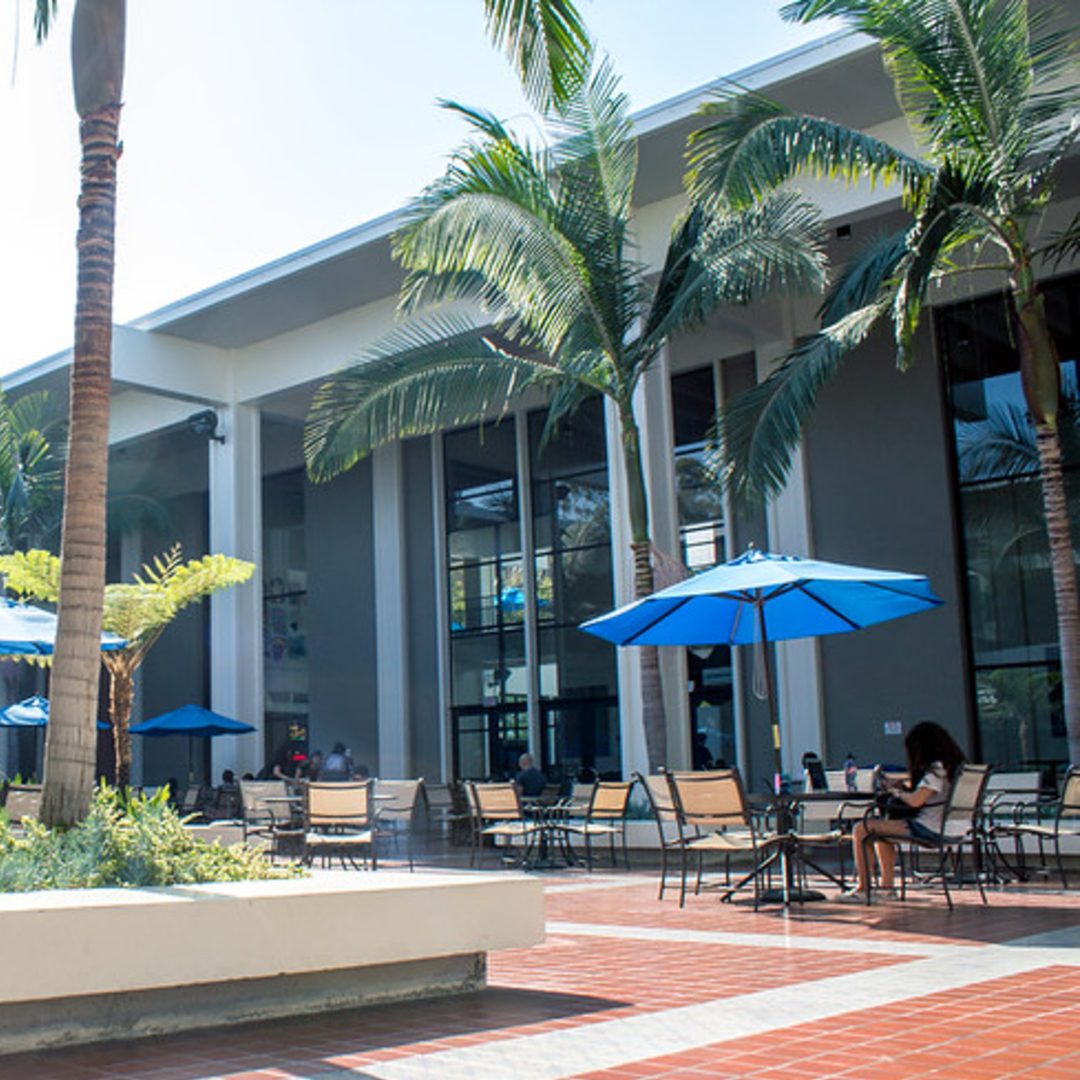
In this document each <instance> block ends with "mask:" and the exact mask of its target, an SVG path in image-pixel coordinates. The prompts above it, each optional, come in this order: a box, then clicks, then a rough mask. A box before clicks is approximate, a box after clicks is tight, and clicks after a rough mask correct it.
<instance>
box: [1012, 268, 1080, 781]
mask: <svg viewBox="0 0 1080 1080" xmlns="http://www.w3.org/2000/svg"><path fill="white" fill-rule="evenodd" d="M1013 302H1014V304H1015V317H1016V325H1017V337H1018V343H1019V347H1020V375H1021V381H1022V383H1023V387H1024V396H1025V399H1026V401H1027V405H1028V409H1029V410H1030V412H1031V415H1032V418H1033V420H1034V423H1035V444H1036V447H1037V449H1038V452H1039V480H1040V483H1041V486H1042V498H1043V513H1044V514H1045V516H1046V532H1047V538H1048V540H1049V544H1050V574H1051V578H1052V580H1053V584H1054V605H1055V607H1056V609H1057V630H1058V655H1059V657H1060V663H1061V685H1062V691H1063V694H1062V697H1063V704H1062V707H1063V710H1064V713H1065V732H1066V736H1067V738H1068V746H1069V760H1070V761H1071V762H1072V763H1073V764H1076V763H1080V593H1078V591H1077V577H1076V555H1075V552H1074V549H1073V541H1072V528H1071V525H1070V522H1069V504H1068V499H1067V498H1066V493H1065V476H1064V472H1063V470H1062V467H1061V441H1060V439H1059V438H1058V426H1057V414H1058V404H1059V396H1060V385H1061V384H1060V369H1059V364H1058V354H1057V348H1056V346H1055V344H1054V340H1053V338H1052V336H1051V334H1050V327H1049V323H1048V322H1047V319H1046V307H1045V304H1044V301H1043V297H1042V294H1041V293H1040V291H1039V289H1038V287H1037V286H1036V284H1035V281H1034V276H1033V274H1032V273H1031V268H1030V263H1028V262H1027V261H1022V262H1021V263H1020V264H1019V265H1018V267H1017V268H1016V270H1015V272H1014V277H1013Z"/></svg>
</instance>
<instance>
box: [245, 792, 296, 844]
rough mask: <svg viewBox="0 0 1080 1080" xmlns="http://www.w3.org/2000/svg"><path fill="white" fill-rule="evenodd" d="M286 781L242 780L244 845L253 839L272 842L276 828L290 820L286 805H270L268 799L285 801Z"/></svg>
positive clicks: (286, 794)
mask: <svg viewBox="0 0 1080 1080" xmlns="http://www.w3.org/2000/svg"><path fill="white" fill-rule="evenodd" d="M287 796H288V792H287V791H286V789H285V781H284V780H241V781H240V820H241V824H242V826H243V831H244V843H245V844H246V843H247V842H248V841H249V840H250V839H251V838H252V837H256V838H259V839H263V840H267V841H270V842H272V839H273V835H274V826H275V825H276V824H277V823H278V821H279V819H280V820H281V821H282V822H284V821H287V820H288V818H289V814H288V813H287V804H286V803H268V802H267V801H266V800H267V799H285V798H287Z"/></svg>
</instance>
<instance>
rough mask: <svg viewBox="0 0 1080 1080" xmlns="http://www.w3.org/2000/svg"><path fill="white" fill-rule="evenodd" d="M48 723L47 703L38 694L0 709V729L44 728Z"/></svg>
mask: <svg viewBox="0 0 1080 1080" xmlns="http://www.w3.org/2000/svg"><path fill="white" fill-rule="evenodd" d="M48 721H49V703H48V701H47V700H46V699H45V698H43V697H41V695H40V694H35V695H34V696H33V697H28V698H26V699H25V700H23V701H16V702H15V704H14V705H9V706H8V707H7V708H6V709H0V727H9V728H24V727H44V726H45V725H46V724H47V723H48Z"/></svg>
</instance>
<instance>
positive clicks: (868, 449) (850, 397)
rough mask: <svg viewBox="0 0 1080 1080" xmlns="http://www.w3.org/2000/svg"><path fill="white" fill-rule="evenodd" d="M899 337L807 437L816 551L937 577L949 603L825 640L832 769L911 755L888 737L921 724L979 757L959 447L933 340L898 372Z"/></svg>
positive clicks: (871, 350)
mask: <svg viewBox="0 0 1080 1080" xmlns="http://www.w3.org/2000/svg"><path fill="white" fill-rule="evenodd" d="M894 355H895V354H894V350H893V347H892V341H891V338H890V337H889V336H888V335H886V334H884V333H882V334H877V335H875V337H874V338H873V339H872V340H871V341H870V342H868V343H867V345H866V346H865V347H864V348H862V349H861V350H859V352H858V353H857V354H855V355H854V356H853V357H852V358H851V359H850V360H849V361H848V363H847V365H846V366H845V369H844V371H843V373H842V374H841V376H840V377H839V379H838V380H837V382H836V383H835V384H834V385H833V386H831V387H830V388H829V389H828V390H826V391H825V393H824V394H823V395H822V397H821V400H820V402H819V405H818V408H817V411H816V412H815V414H814V418H813V420H812V422H811V424H810V427H809V429H808V432H807V440H806V447H807V474H808V480H809V486H810V509H811V516H812V535H813V546H814V547H813V550H814V554H815V555H816V556H817V557H819V558H822V559H828V560H831V561H835V562H847V563H855V564H858V565H866V566H876V567H882V568H886V569H893V570H908V571H912V572H915V573H923V574H927V575H929V577H930V581H931V584H932V586H933V588H934V590H935V592H937V594H938V595H939V596H940V597H941V598H942V599H943V600H944V601H945V606H944V607H942V608H938V609H936V610H934V611H931V612H928V613H925V614H920V615H915V616H911V617H909V618H905V619H900V620H897V621H895V622H891V623H885V624H882V625H881V626H877V627H871V628H870V629H867V630H860V631H857V632H854V633H850V634H841V635H837V636H835V637H830V638H822V639H821V643H820V644H821V656H822V669H823V671H822V679H823V696H824V708H825V717H826V721H827V730H828V736H827V737H828V745H827V746H826V747H824V751H825V756H826V760H827V761H828V763H829V764H839V763H840V762H841V760H842V758H843V756H844V755H845V753H847V751H848V750H850V751H851V752H853V753H854V754H855V756H856V757H857V758H858V760H859V761H860V763H873V762H877V761H897V762H902V761H903V760H904V750H903V740H902V738H901V737H898V736H886V735H884V734H883V724H884V722H885V721H887V720H892V721H895V720H899V721H901V724H902V727H903V730H904V731H907V730H908V729H910V728H911V726H912V725H913V724H915V723H917V722H918V721H920V720H935V721H937V722H938V723H940V724H942V725H944V726H945V727H947V728H949V729H950V730H951V731H952V732H953V734H954V735H956V737H957V738H958V740H959V741H960V743H961V745H962V746H963V747H964V748H965V749H966V750H968V751H969V752H971V717H970V710H969V700H968V695H967V690H966V675H965V670H964V651H965V650H964V637H963V623H962V621H961V619H962V608H961V604H962V600H961V597H960V595H959V592H958V581H957V560H956V542H955V534H954V526H953V520H954V518H953V508H952V494H951V478H950V476H949V461H950V451H949V446H948V443H947V441H946V438H947V431H946V428H945V426H944V421H943V407H942V400H941V387H940V383H939V373H938V370H937V367H936V364H935V362H934V359H933V356H932V350H931V346H930V340H929V335H928V334H925V333H924V335H923V336H922V337H921V338H920V341H919V348H918V352H917V355H918V357H919V359H918V361H917V363H916V364H915V365H914V366H913V367H912V368H911V369H910V370H909V371H908V372H907V373H905V374H901V373H899V372H898V371H897V370H896V367H895V363H894Z"/></svg>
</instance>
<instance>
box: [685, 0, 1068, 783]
mask: <svg viewBox="0 0 1080 1080" xmlns="http://www.w3.org/2000/svg"><path fill="white" fill-rule="evenodd" d="M783 14H784V15H785V17H787V18H788V19H792V20H798V21H803V22H810V21H813V20H815V19H819V18H825V17H836V18H840V19H842V20H844V21H846V22H847V24H848V25H849V26H851V27H852V28H853V29H857V30H860V31H862V32H863V33H865V34H867V35H869V36H870V37H871V38H874V39H875V40H876V41H877V42H879V43H880V46H881V50H882V54H883V56H884V59H885V63H886V66H887V68H888V70H889V72H890V74H891V76H892V78H893V81H894V83H895V86H896V90H897V95H898V98H899V101H900V104H901V107H902V109H903V112H904V115H905V117H906V118H907V121H908V124H909V126H910V128H911V130H912V131H913V133H914V135H915V137H916V139H917V142H918V146H919V156H912V155H909V154H907V153H904V152H902V151H901V150H899V149H897V148H895V147H893V146H891V145H889V144H887V143H885V142H882V141H881V140H879V139H876V138H873V137H871V136H869V135H867V134H865V133H862V132H859V131H853V130H850V129H848V128H845V127H843V126H841V125H839V124H836V123H834V122H832V121H830V120H828V119H825V118H821V117H813V116H802V115H796V114H793V113H791V112H789V111H788V110H787V109H785V108H783V107H781V106H779V105H777V104H776V103H774V102H772V101H769V100H767V99H765V98H763V97H760V96H757V95H741V96H729V97H727V98H726V99H724V100H721V101H719V102H716V103H710V105H708V106H707V107H706V111H707V112H708V113H709V114H710V117H711V120H710V123H709V124H708V126H706V127H704V128H703V129H702V130H701V131H700V132H698V133H697V134H696V135H695V137H694V139H693V142H692V151H691V173H690V183H691V189H692V191H693V194H694V196H695V198H696V199H697V200H699V201H700V202H701V204H702V205H705V206H709V207H715V206H717V205H720V206H724V207H742V206H747V205H753V204H754V203H755V201H757V200H760V199H766V198H769V197H770V195H771V193H772V192H773V191H774V190H775V189H776V188H777V187H779V186H781V185H785V184H787V183H788V182H789V181H791V180H793V179H796V178H797V177H799V176H800V175H804V174H809V175H811V176H817V177H821V176H830V177H839V178H842V179H844V180H847V181H853V180H857V179H859V178H867V179H869V180H871V181H884V182H890V181H897V182H899V184H900V185H901V186H902V190H903V202H904V206H905V208H906V210H907V211H908V215H909V220H908V223H907V225H906V226H905V227H904V228H903V229H901V230H900V231H899V232H897V233H895V234H894V235H891V236H884V237H882V238H881V239H880V240H879V241H877V242H876V243H873V244H871V245H869V246H868V247H867V249H865V250H864V251H863V252H862V253H861V254H859V255H857V256H856V257H855V258H853V259H852V260H851V262H850V263H849V264H848V265H847V266H846V267H845V269H844V272H843V273H842V275H841V276H840V277H839V278H838V280H837V282H836V285H835V286H834V287H833V289H832V291H831V293H830V295H829V296H828V297H827V299H826V302H825V304H824V306H823V307H822V310H821V318H822V328H821V331H820V332H819V333H818V334H817V335H816V336H814V337H813V338H811V339H810V340H809V341H808V342H806V343H805V344H803V345H802V346H801V347H799V348H798V349H797V350H796V351H795V352H794V353H792V355H790V356H789V357H788V358H787V360H786V361H785V362H784V363H783V364H782V365H781V366H780V367H779V368H778V369H777V370H776V371H775V372H773V374H772V375H770V376H769V377H768V378H767V379H766V380H765V381H764V382H762V383H761V384H760V385H759V386H758V387H756V388H755V389H754V390H752V391H750V392H748V394H746V395H745V396H743V397H741V398H739V399H737V400H736V401H734V402H733V403H732V405H731V406H730V408H729V409H728V410H727V412H726V413H725V414H724V415H723V416H722V417H721V418H720V423H719V429H718V435H717V443H718V449H719V451H720V456H721V463H722V467H723V470H724V475H725V477H726V479H727V481H728V482H729V483H730V484H731V485H732V486H733V488H734V489H735V490H736V492H738V493H739V494H742V495H745V496H748V497H750V498H751V499H753V498H760V497H761V496H764V495H771V494H775V493H776V492H777V491H779V490H780V489H781V488H782V487H783V485H784V483H785V482H786V479H787V475H788V470H789V466H790V460H791V455H792V453H793V451H794V449H795V447H796V446H797V445H798V443H799V442H800V440H801V438H802V433H803V426H804V424H805V423H806V422H807V420H808V419H809V417H810V415H811V413H812V411H813V409H814V405H815V403H816V401H817V397H818V394H819V393H820V391H821V390H822V388H823V387H825V386H826V385H827V384H828V383H829V382H830V380H832V379H833V378H834V377H835V376H836V374H837V372H838V371H839V369H840V367H841V364H842V362H843V360H844V359H845V358H846V356H847V355H848V354H849V353H850V352H851V350H852V349H854V348H855V347H856V346H857V345H859V344H860V343H861V342H862V341H863V340H864V339H865V338H866V337H867V335H868V334H869V333H870V331H871V330H872V329H873V328H874V327H875V326H876V325H878V324H879V323H882V322H888V323H891V324H892V327H893V330H894V332H895V339H896V346H897V363H898V365H899V367H900V368H901V369H904V368H906V367H907V366H908V365H909V364H910V363H911V361H912V359H913V353H912V344H913V339H914V335H915V332H916V330H917V328H918V326H919V324H920V322H921V317H922V312H923V307H924V304H925V302H926V298H927V294H928V291H929V289H930V287H931V285H932V284H933V283H934V282H935V281H937V280H940V279H941V278H942V277H943V276H944V275H947V274H953V273H958V272H962V273H976V272H980V271H981V272H986V271H990V272H995V273H997V274H999V275H1003V276H1004V278H1005V280H1006V281H1007V304H1008V309H1009V317H1010V322H1011V326H1012V332H1013V335H1014V340H1015V341H1016V345H1017V349H1018V351H1019V357H1020V376H1021V383H1022V386H1023V392H1024V398H1025V402H1026V405H1027V411H1028V416H1029V421H1030V423H1031V424H1032V425H1033V427H1034V431H1035V444H1036V447H1037V451H1038V463H1039V464H1038V468H1039V476H1040V480H1041V486H1042V495H1043V509H1044V515H1045V522H1046V528H1047V533H1048V536H1049V544H1050V559H1051V568H1052V576H1053V586H1054V597H1055V601H1056V605H1057V619H1058V641H1059V647H1060V656H1061V673H1062V680H1063V685H1064V697H1065V717H1066V724H1067V728H1068V738H1069V755H1070V757H1071V759H1072V760H1073V761H1074V762H1080V597H1078V595H1077V577H1076V563H1075V554H1074V548H1073V542H1072V538H1071V536H1070V528H1069V518H1068V513H1067V505H1066V499H1065V485H1064V482H1063V475H1062V456H1061V445H1060V438H1059V421H1060V415H1061V373H1060V367H1059V360H1058V351H1057V347H1056V345H1055V343H1054V340H1053V336H1052V334H1051V332H1050V327H1049V325H1048V322H1047V317H1046V308H1045V304H1044V299H1043V293H1042V290H1041V288H1040V286H1039V281H1038V279H1037V276H1036V271H1037V268H1038V266H1039V264H1040V260H1045V259H1047V258H1051V259H1052V258H1060V257H1062V256H1064V255H1072V254H1076V253H1078V252H1080V217H1078V218H1076V219H1074V220H1073V222H1072V224H1071V225H1070V226H1069V227H1068V228H1067V229H1066V230H1065V231H1064V232H1063V233H1061V234H1058V235H1056V236H1053V237H1047V236H1043V235H1040V224H1041V222H1042V214H1043V211H1044V209H1045V208H1046V206H1047V204H1048V203H1049V202H1050V200H1051V198H1052V196H1053V192H1054V186H1055V180H1056V177H1057V175H1058V171H1059V167H1060V165H1061V163H1062V161H1063V160H1064V158H1065V157H1066V155H1068V154H1069V152H1070V151H1071V150H1072V148H1073V146H1074V144H1075V142H1076V138H1077V135H1078V133H1080V125H1078V123H1077V118H1076V110H1077V107H1078V105H1080V92H1078V86H1077V82H1076V78H1075V68H1074V67H1073V66H1072V64H1073V60H1074V57H1075V52H1074V51H1073V50H1074V45H1075V32H1074V28H1073V30H1072V31H1068V30H1065V31H1062V30H1060V29H1057V28H1056V24H1055V22H1054V21H1053V13H1052V12H1049V11H1047V10H1040V11H1038V12H1033V11H1030V10H1029V8H1028V4H1027V3H1026V2H1025V0H799V2H796V3H791V4H788V5H787V6H786V7H785V8H784V9H783Z"/></svg>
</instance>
